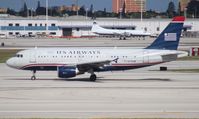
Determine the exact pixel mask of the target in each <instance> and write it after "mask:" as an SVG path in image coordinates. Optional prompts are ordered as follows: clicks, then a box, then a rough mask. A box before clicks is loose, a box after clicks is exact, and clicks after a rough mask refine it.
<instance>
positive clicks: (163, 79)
mask: <svg viewBox="0 0 199 119" xmlns="http://www.w3.org/2000/svg"><path fill="white" fill-rule="evenodd" d="M100 78H104V77H98V80H96V81H95V82H97V83H100V82H106V81H120V82H121V81H128V82H130V81H136V82H137V81H165V82H166V81H172V80H171V79H168V78H144V79H100ZM6 80H30V79H28V78H9V79H6ZM37 80H40V81H41V80H53V81H70V82H72V81H74V82H75V81H80V82H81V81H82V82H91V81H90V80H89V78H72V79H60V78H51V79H50V78H38V79H36V81H37ZM30 81H32V80H30ZM33 81H34V80H33Z"/></svg>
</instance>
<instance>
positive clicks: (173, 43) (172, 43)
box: [146, 22, 183, 50]
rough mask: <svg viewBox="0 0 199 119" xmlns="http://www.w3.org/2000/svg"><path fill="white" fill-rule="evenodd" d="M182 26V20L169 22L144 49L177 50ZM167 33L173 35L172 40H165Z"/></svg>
mask: <svg viewBox="0 0 199 119" xmlns="http://www.w3.org/2000/svg"><path fill="white" fill-rule="evenodd" d="M182 28H183V22H182V23H181V22H171V23H170V24H169V25H168V26H167V27H166V28H165V30H164V31H163V32H162V33H161V34H160V35H159V36H158V38H157V39H156V40H155V41H154V42H153V43H152V44H151V45H150V46H148V47H147V48H146V49H166V50H177V48H178V44H179V40H180V36H181V32H182ZM167 34H173V35H175V36H174V37H175V38H174V40H173V39H171V40H166V35H167Z"/></svg>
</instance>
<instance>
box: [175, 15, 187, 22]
mask: <svg viewBox="0 0 199 119" xmlns="http://www.w3.org/2000/svg"><path fill="white" fill-rule="evenodd" d="M172 21H177V22H183V21H185V17H184V16H177V17H174V18H173V20H172Z"/></svg>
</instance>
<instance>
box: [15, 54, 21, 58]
mask: <svg viewBox="0 0 199 119" xmlns="http://www.w3.org/2000/svg"><path fill="white" fill-rule="evenodd" d="M15 57H19V58H22V57H23V55H22V54H16V55H15Z"/></svg>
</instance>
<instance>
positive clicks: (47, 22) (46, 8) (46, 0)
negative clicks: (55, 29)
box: [46, 0, 48, 34]
mask: <svg viewBox="0 0 199 119" xmlns="http://www.w3.org/2000/svg"><path fill="white" fill-rule="evenodd" d="M46 34H48V0H46Z"/></svg>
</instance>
